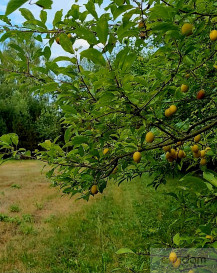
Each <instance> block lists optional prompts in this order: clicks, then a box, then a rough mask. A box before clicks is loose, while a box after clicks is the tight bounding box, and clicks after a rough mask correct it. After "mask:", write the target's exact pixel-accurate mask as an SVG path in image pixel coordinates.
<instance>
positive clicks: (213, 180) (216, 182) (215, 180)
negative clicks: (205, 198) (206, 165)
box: [203, 172, 217, 187]
mask: <svg viewBox="0 0 217 273" xmlns="http://www.w3.org/2000/svg"><path fill="white" fill-rule="evenodd" d="M203 178H204V179H206V180H207V181H208V182H209V183H210V184H212V185H213V186H215V187H217V176H215V175H214V173H211V172H203Z"/></svg>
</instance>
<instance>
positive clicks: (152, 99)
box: [0, 0, 217, 199]
mask: <svg viewBox="0 0 217 273" xmlns="http://www.w3.org/2000/svg"><path fill="white" fill-rule="evenodd" d="M25 2H26V3H27V1H23V0H17V1H16V5H14V1H12V0H11V1H9V4H8V7H7V10H6V14H5V15H4V16H1V17H0V19H1V20H2V21H3V22H4V25H3V26H2V27H1V33H2V36H1V42H4V41H5V40H6V39H11V42H12V45H13V48H14V50H16V51H17V56H18V58H19V59H17V60H12V59H7V60H6V59H4V56H2V55H1V56H0V59H1V63H0V69H1V70H2V71H8V72H10V73H11V77H13V78H14V79H15V80H16V81H19V82H20V83H23V82H25V81H26V80H27V79H28V81H30V82H31V83H32V86H33V88H32V92H34V94H35V95H38V96H40V95H44V94H47V95H48V96H54V97H55V98H57V105H58V107H59V109H60V111H61V113H62V114H63V116H64V117H63V119H62V122H63V124H64V126H65V132H64V135H63V136H62V139H64V144H60V143H59V142H58V139H56V140H55V141H53V142H50V141H49V142H43V143H40V144H39V147H40V151H36V153H35V156H36V157H37V158H38V159H40V160H43V161H47V162H48V163H49V164H50V165H51V169H50V171H49V173H48V177H50V178H52V179H53V180H54V184H55V185H60V184H61V187H62V188H63V190H64V189H65V192H67V193H71V194H76V193H79V194H81V195H82V198H85V199H88V198H89V196H90V190H89V189H90V188H91V186H92V185H97V186H98V189H99V191H100V192H103V190H104V189H105V188H106V185H107V182H108V180H109V179H110V175H112V174H114V173H116V175H114V176H113V177H114V179H115V180H116V181H118V182H122V181H124V180H125V179H132V178H134V177H136V176H141V175H142V174H143V173H145V172H150V174H154V177H155V178H154V180H153V185H158V186H159V185H160V184H161V183H162V182H163V181H164V180H165V177H166V175H167V174H170V173H171V170H173V171H177V172H178V171H184V170H186V169H187V166H189V168H191V166H192V168H198V169H199V170H206V167H205V165H207V166H208V165H210V166H211V167H212V168H214V167H213V166H215V164H216V159H217V158H216V125H217V114H216V103H217V102H216V98H217V96H216V86H215V85H214V83H215V81H216V74H215V73H214V72H213V73H210V71H212V69H213V65H214V64H215V57H216V53H217V51H216V48H215V47H216V45H215V42H212V41H214V40H215V33H216V32H215V31H212V32H211V33H210V31H211V30H215V20H213V19H214V18H215V17H216V14H215V9H214V7H215V5H214V4H215V2H214V0H211V1H209V2H207V1H204V2H203V1H199V0H195V1H190V2H189V3H188V4H186V1H184V0H181V1H152V0H150V1H148V0H147V1H130V0H126V1H119V0H118V1H117V0H111V1H109V2H108V1H103V0H95V1H93V0H88V1H87V3H86V4H85V7H86V10H85V11H83V10H82V9H81V7H80V6H79V5H78V4H76V3H75V4H72V6H71V8H70V9H69V10H68V11H67V12H66V14H65V15H64V14H63V12H62V11H61V10H60V11H57V13H56V14H55V16H54V20H53V25H52V26H51V25H49V24H48V22H47V11H46V10H47V9H49V8H51V3H52V1H51V0H45V1H40V5H39V7H40V8H42V9H41V13H40V16H39V17H37V18H35V16H34V14H32V12H31V7H32V6H31V5H30V6H29V9H25V8H20V7H21V5H22V4H23V3H25ZM41 2H44V3H43V4H41ZM205 2H206V3H205ZM37 4H38V2H36V5H37ZM186 5H187V6H186ZM18 8H20V12H21V14H22V16H23V17H24V23H23V25H22V26H17V25H13V22H11V21H10V19H9V18H8V16H9V15H10V14H11V13H12V12H14V11H15V10H16V9H18ZM211 34H212V35H211ZM141 38H142V39H141ZM30 39H35V40H36V41H37V42H38V43H42V44H41V49H40V50H38V52H37V57H38V58H39V57H42V56H43V58H44V60H45V61H44V62H43V63H42V62H41V63H38V64H35V63H30V62H28V55H27V54H26V52H25V51H24V50H22V49H21V48H20V47H19V46H18V43H16V40H22V41H24V42H25V43H26V44H28V42H29V40H30ZM210 39H211V40H212V41H211V40H210ZM43 41H44V42H43ZM55 41H56V42H57V43H58V44H59V45H60V47H62V49H63V50H64V51H65V52H66V54H63V55H62V56H57V57H56V58H52V50H53V48H52V45H53V43H55ZM81 41H85V44H86V45H87V47H85V48H79V49H78V48H76V45H77V44H78V43H80V42H81ZM82 44H83V42H82ZM144 49H145V50H144ZM14 62H16V69H14V66H13V63H14ZM183 78H185V79H184V81H183ZM180 86H181V89H180ZM189 86H190V88H189ZM203 88H205V90H206V92H205V91H204V89H203ZM198 90H200V91H199V92H198ZM183 93H185V94H183ZM205 93H206V95H205ZM150 130H151V131H150ZM146 132H149V133H148V134H147V135H146ZM201 134H202V135H203V138H202V140H198V135H201ZM145 140H146V141H145ZM193 140H195V142H196V143H198V142H200V144H198V145H199V146H198V145H196V146H197V147H196V148H195V145H194V144H193V143H192V141H193ZM5 145H7V143H6V144H5ZM8 145H9V144H8ZM192 145H193V147H194V149H193V150H192V151H193V152H194V154H193V156H192V153H191V152H190V148H189V147H190V146H192ZM9 146H10V145H9ZM207 146H210V147H211V150H209V151H206V147H207ZM7 147H8V146H7ZM105 147H106V148H105ZM107 147H109V148H107ZM199 150H202V152H201V151H200V152H199ZM204 150H205V151H206V158H205V153H204ZM13 152H14V151H12V154H13ZM19 153H20V152H19V151H17V153H16V154H19ZM143 155H144V156H143ZM194 156H196V157H201V160H202V159H204V160H206V163H207V164H204V166H203V164H201V165H200V164H199V163H198V160H196V159H195V158H194ZM204 160H202V163H204V162H205V161H204ZM133 161H135V162H137V163H138V164H137V165H136V168H135V166H133V165H134V162H133ZM168 161H169V162H168ZM169 163H170V164H169ZM117 166H118V172H116V170H117V169H116V168H117ZM57 168H58V170H59V172H56V171H55V170H56V169H57ZM156 180H157V181H158V182H156ZM69 181H71V182H70V183H69ZM154 181H155V182H154ZM156 187H157V186H156Z"/></svg>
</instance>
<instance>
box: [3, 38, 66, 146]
mask: <svg viewBox="0 0 217 273" xmlns="http://www.w3.org/2000/svg"><path fill="white" fill-rule="evenodd" d="M15 43H18V40H16V41H14V40H13V39H12V40H11V41H10V42H9V43H7V44H5V45H4V49H3V51H2V52H1V54H2V56H4V60H5V63H4V66H2V69H1V74H0V135H3V134H8V133H16V134H17V135H18V136H19V146H20V147H22V148H25V149H27V150H31V151H34V149H36V148H38V143H39V142H42V141H44V140H45V139H55V138H56V137H57V136H59V135H60V134H61V125H60V118H61V113H60V112H59V113H58V111H57V107H56V106H55V104H54V101H55V100H54V98H52V97H50V96H49V95H44V96H37V95H34V94H32V92H30V89H31V88H32V87H33V86H34V83H33V82H31V81H29V80H28V79H18V78H17V77H15V78H14V75H13V74H11V70H12V71H16V70H17V69H20V66H19V65H18V64H17V63H19V56H17V52H16V50H15V49H14V46H15ZM19 48H20V50H23V52H24V51H25V54H26V55H27V56H28V57H29V62H31V61H32V56H33V55H34V54H36V52H37V50H39V49H40V47H38V46H36V45H35V43H34V41H31V43H29V44H28V46H27V45H26V44H23V43H19ZM16 61H17V63H16ZM35 64H40V58H38V59H36V60H35ZM2 65H3V62H2Z"/></svg>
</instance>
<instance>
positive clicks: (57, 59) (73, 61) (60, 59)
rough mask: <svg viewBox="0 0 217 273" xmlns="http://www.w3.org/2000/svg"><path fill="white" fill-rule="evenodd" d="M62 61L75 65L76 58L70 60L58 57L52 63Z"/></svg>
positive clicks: (65, 57)
mask: <svg viewBox="0 0 217 273" xmlns="http://www.w3.org/2000/svg"><path fill="white" fill-rule="evenodd" d="M62 61H65V62H71V63H76V58H70V57H67V56H59V57H57V58H55V59H54V60H53V62H54V63H57V62H62Z"/></svg>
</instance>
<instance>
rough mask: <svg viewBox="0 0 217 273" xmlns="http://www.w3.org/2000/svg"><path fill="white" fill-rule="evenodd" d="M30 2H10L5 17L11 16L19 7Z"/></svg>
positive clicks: (16, 0)
mask: <svg viewBox="0 0 217 273" xmlns="http://www.w3.org/2000/svg"><path fill="white" fill-rule="evenodd" d="M27 1H28V0H10V1H9V3H8V5H7V9H6V12H5V15H9V14H11V13H12V12H14V11H15V10H17V9H18V8H19V7H21V6H22V5H23V4H25V3H26V2H27Z"/></svg>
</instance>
